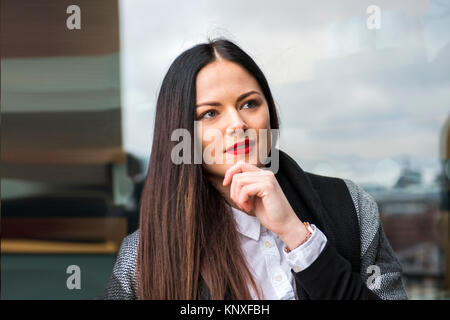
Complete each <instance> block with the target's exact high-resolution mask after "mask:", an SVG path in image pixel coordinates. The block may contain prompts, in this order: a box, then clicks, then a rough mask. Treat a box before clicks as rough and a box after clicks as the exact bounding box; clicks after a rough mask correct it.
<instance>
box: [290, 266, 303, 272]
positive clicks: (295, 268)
mask: <svg viewBox="0 0 450 320" xmlns="http://www.w3.org/2000/svg"><path fill="white" fill-rule="evenodd" d="M292 269H294V271H295V272H300V271H301V269H300V267H299V266H294V268H292Z"/></svg>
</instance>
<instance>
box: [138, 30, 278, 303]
mask: <svg viewBox="0 0 450 320" xmlns="http://www.w3.org/2000/svg"><path fill="white" fill-rule="evenodd" d="M218 58H221V59H226V60H229V61H231V62H234V63H237V64H239V65H241V66H242V67H243V68H244V69H246V70H247V72H249V73H250V74H251V75H252V76H253V77H254V78H255V79H256V80H257V81H258V84H259V85H260V87H261V89H262V91H263V94H264V96H265V98H266V101H267V103H268V107H269V114H270V126H271V128H272V129H278V128H279V125H278V116H277V112H276V108H275V104H274V101H273V98H272V94H271V92H270V89H269V85H268V83H267V80H266V78H265V77H264V74H263V73H262V71H261V70H260V69H259V67H258V66H257V65H256V63H255V62H254V61H253V60H252V58H251V57H250V56H249V55H247V54H246V53H245V52H244V51H243V50H242V49H240V48H239V47H238V46H237V45H236V44H234V43H232V42H231V41H229V40H226V39H223V38H220V39H216V40H208V42H207V43H202V44H198V45H196V46H194V47H192V48H190V49H188V50H186V51H184V52H183V53H181V54H180V55H179V56H178V57H177V58H176V59H175V60H174V61H173V63H172V64H171V66H170V68H169V70H168V72H167V74H166V76H165V77H164V80H163V82H162V85H161V89H160V91H159V96H158V100H157V105H156V116H155V127H154V135H153V145H152V151H151V156H150V162H149V167H148V174H147V177H146V180H145V185H144V189H143V192H142V199H141V208H140V220H139V248H138V258H137V278H138V298H139V299H200V298H202V297H203V293H204V291H202V290H204V288H203V289H202V285H201V284H204V285H206V289H207V290H208V293H209V297H210V298H211V299H225V298H230V299H251V298H252V297H251V294H250V290H249V289H250V288H249V287H248V285H251V286H252V288H253V289H254V290H255V293H256V294H257V295H258V297H261V295H260V291H259V289H258V286H257V285H256V282H255V280H254V279H253V277H252V275H251V272H250V271H249V268H248V266H247V264H246V262H245V259H244V255H243V252H242V251H241V247H240V243H239V237H238V233H237V230H236V225H235V222H234V219H233V216H232V213H231V210H230V209H229V207H227V206H226V202H225V199H224V198H223V196H222V195H221V194H220V192H219V191H218V190H216V189H215V188H214V187H213V185H212V184H211V182H209V181H208V179H207V177H206V173H205V172H204V169H203V168H202V165H201V164H194V163H193V159H194V158H193V153H194V148H193V147H192V148H191V150H192V154H191V157H192V158H191V159H192V162H191V164H184V163H182V164H174V163H173V162H172V160H171V150H172V148H173V147H174V146H175V144H177V143H178V142H172V141H171V134H172V132H173V131H174V130H175V129H179V128H184V129H187V130H188V131H189V132H190V134H191V137H195V132H194V120H195V105H196V86H195V84H196V78H197V74H198V72H199V71H200V70H201V69H202V68H203V67H205V66H206V65H207V64H209V63H211V62H213V61H215V60H217V59H218ZM192 145H193V141H192ZM202 280H203V281H202Z"/></svg>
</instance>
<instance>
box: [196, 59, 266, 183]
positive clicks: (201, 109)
mask: <svg viewBox="0 0 450 320" xmlns="http://www.w3.org/2000/svg"><path fill="white" fill-rule="evenodd" d="M196 105H197V107H196V120H197V121H198V123H197V129H196V130H197V134H198V136H199V137H201V140H202V141H201V145H202V155H204V157H203V161H202V165H203V167H204V168H205V169H206V171H207V172H208V173H209V174H212V175H215V176H221V177H223V176H224V175H225V172H226V171H227V169H228V168H230V167H231V166H232V165H233V164H235V163H236V162H237V161H238V160H240V159H242V160H245V162H247V163H251V164H254V165H256V166H259V167H260V166H262V163H264V159H262V158H265V157H266V156H267V154H268V152H269V150H270V146H271V140H270V116H269V108H268V105H267V101H266V99H265V97H264V95H263V92H262V90H261V88H260V86H259V84H258V82H257V81H256V79H255V78H253V76H251V75H250V74H249V73H248V72H247V71H246V70H245V69H244V68H243V67H241V66H240V65H239V64H236V63H234V62H230V61H228V60H224V59H219V60H216V61H214V62H212V63H210V64H208V65H207V66H205V67H204V68H203V69H201V70H200V72H199V73H198V75H197V79H196ZM261 129H264V130H261ZM236 143H237V144H238V145H236ZM239 143H241V144H239ZM259 150H262V151H259ZM260 153H262V156H261V155H260ZM205 155H206V156H209V157H210V158H211V157H212V159H214V160H213V163H211V161H209V163H208V162H206V161H205V160H204V159H205ZM217 159H222V160H221V161H220V160H219V161H218V160H217Z"/></svg>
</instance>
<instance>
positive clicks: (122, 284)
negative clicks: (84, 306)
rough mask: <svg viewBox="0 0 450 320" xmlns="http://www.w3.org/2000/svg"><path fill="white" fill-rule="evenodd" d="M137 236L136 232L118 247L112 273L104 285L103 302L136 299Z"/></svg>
mask: <svg viewBox="0 0 450 320" xmlns="http://www.w3.org/2000/svg"><path fill="white" fill-rule="evenodd" d="M138 240H139V234H138V231H137V230H136V231H135V232H133V233H132V234H130V235H128V236H127V237H125V239H124V240H123V241H122V244H121V245H120V249H119V253H118V254H117V259H116V262H115V264H114V267H113V271H112V273H111V276H110V278H109V280H108V283H107V285H106V288H105V291H104V294H103V299H104V300H134V299H136V296H137V294H136V275H135V270H136V257H137V248H138Z"/></svg>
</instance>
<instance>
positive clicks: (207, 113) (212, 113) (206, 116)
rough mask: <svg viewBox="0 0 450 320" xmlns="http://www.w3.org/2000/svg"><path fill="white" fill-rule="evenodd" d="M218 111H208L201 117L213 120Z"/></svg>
mask: <svg viewBox="0 0 450 320" xmlns="http://www.w3.org/2000/svg"><path fill="white" fill-rule="evenodd" d="M216 113H217V112H216V110H208V111H206V112H205V113H203V114H202V115H201V116H200V118H201V119H203V118H204V119H209V118H212V117H214V116H215V115H216Z"/></svg>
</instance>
